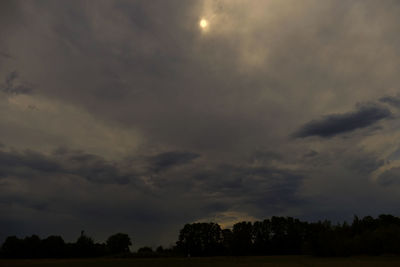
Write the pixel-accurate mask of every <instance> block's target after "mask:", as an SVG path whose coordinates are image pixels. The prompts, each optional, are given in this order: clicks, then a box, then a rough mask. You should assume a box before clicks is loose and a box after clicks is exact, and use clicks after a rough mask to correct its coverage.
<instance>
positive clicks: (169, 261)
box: [0, 256, 400, 267]
mask: <svg viewBox="0 0 400 267" xmlns="http://www.w3.org/2000/svg"><path fill="white" fill-rule="evenodd" d="M0 266H1V267H3V266H4V267H31V266H37V267H39V266H40V267H42V266H43V267H50V266H57V267H64V266H65V267H67V266H76V267H83V266H84V267H131V266H132V267H147V266H149V267H152V266H167V267H169V266H171V267H172V266H173V267H180V266H190V267H196V266H207V267H213V266H243V267H244V266H250V267H251V266H293V267H296V266H303V267H304V266H327V267H330V266H332V267H333V266H341V267H342V266H349V267H350V266H351V267H357V266H363V267H364V266H365V267H369V266H379V267H385V266H400V257H394V256H393V257H392V256H381V257H349V258H314V257H308V256H270V257H240V258H235V257H216V258H163V259H73V260H52V259H46V260H0Z"/></svg>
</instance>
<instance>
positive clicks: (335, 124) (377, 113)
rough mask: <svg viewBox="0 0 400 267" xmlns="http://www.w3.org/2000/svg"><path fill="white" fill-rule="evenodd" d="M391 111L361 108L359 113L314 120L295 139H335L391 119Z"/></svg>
mask: <svg viewBox="0 0 400 267" xmlns="http://www.w3.org/2000/svg"><path fill="white" fill-rule="evenodd" d="M391 115H392V113H391V112H390V110H389V109H387V108H384V107H380V106H376V105H372V106H361V107H360V108H359V109H358V110H357V111H354V112H349V113H344V114H333V115H328V116H325V117H324V118H322V119H320V120H313V121H310V122H308V123H306V124H305V125H303V126H302V127H301V128H300V129H299V130H298V131H297V132H296V133H295V134H294V136H295V137H301V138H303V137H308V136H320V137H325V138H328V137H333V136H336V135H339V134H343V133H348V132H352V131H354V130H356V129H360V128H366V127H368V126H371V125H373V124H374V123H376V122H378V121H380V120H382V119H385V118H389V117H391Z"/></svg>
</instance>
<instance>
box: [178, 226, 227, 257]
mask: <svg viewBox="0 0 400 267" xmlns="http://www.w3.org/2000/svg"><path fill="white" fill-rule="evenodd" d="M221 241H222V232H221V227H220V226H219V225H218V224H216V223H192V224H186V225H185V226H184V227H183V229H182V230H181V231H180V233H179V240H178V242H177V247H178V249H179V250H180V251H181V252H183V253H184V254H185V255H191V256H212V255H218V254H220V253H221V250H222V243H221Z"/></svg>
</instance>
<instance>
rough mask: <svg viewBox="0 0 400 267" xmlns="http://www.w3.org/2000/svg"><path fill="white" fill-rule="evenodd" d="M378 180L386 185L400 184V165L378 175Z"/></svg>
mask: <svg viewBox="0 0 400 267" xmlns="http://www.w3.org/2000/svg"><path fill="white" fill-rule="evenodd" d="M378 182H379V184H381V185H384V186H393V185H399V184H400V167H394V168H391V169H388V170H386V171H384V172H383V173H382V174H381V175H379V177H378Z"/></svg>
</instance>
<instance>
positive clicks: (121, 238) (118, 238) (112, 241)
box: [106, 233, 132, 254]
mask: <svg viewBox="0 0 400 267" xmlns="http://www.w3.org/2000/svg"><path fill="white" fill-rule="evenodd" d="M106 244H107V249H108V251H109V252H110V253H112V254H121V253H129V246H131V245H132V242H131V238H130V237H129V235H127V234H123V233H117V234H114V235H112V236H110V237H109V238H108V239H107V242H106Z"/></svg>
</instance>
